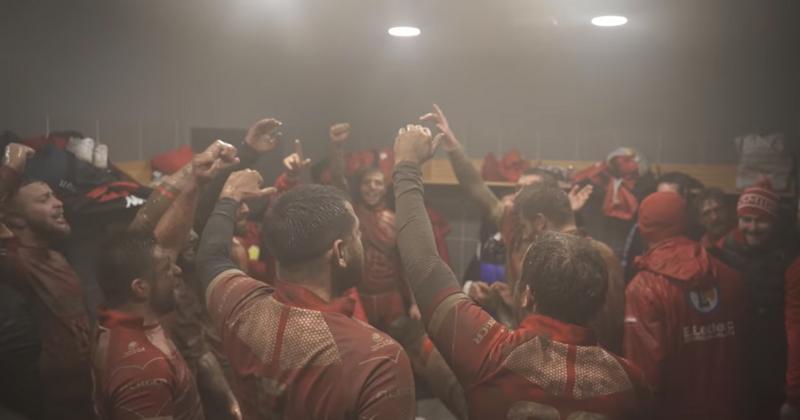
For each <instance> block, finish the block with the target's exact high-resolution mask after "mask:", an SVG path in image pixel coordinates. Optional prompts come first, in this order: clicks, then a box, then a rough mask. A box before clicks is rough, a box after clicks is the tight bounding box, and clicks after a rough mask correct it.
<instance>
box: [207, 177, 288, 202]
mask: <svg viewBox="0 0 800 420" xmlns="http://www.w3.org/2000/svg"><path fill="white" fill-rule="evenodd" d="M263 182H264V180H263V179H262V178H261V175H260V174H259V173H258V172H256V171H254V170H252V169H244V170H241V171H236V172H234V173H232V174H231V176H229V177H228V180H227V181H225V185H224V186H223V187H222V193H221V194H220V195H219V197H220V198H232V199H234V200H236V201H238V202H241V201H242V200H245V199H250V198H259V197H265V196H267V195H270V194H273V193H274V192H275V191H277V190H276V189H275V188H273V187H269V188H261V185H262V184H263Z"/></svg>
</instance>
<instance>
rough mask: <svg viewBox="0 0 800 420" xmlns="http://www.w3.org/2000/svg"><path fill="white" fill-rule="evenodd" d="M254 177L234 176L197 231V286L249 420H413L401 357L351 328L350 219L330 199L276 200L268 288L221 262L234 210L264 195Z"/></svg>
mask: <svg viewBox="0 0 800 420" xmlns="http://www.w3.org/2000/svg"><path fill="white" fill-rule="evenodd" d="M261 182H262V180H261V177H260V176H259V175H258V173H256V172H254V171H247V170H246V171H240V172H235V173H233V174H232V175H231V176H230V178H228V181H227V182H226V184H225V186H224V187H223V190H222V193H221V194H220V199H219V202H218V203H217V205H216V207H215V209H214V212H213V213H212V215H211V218H210V219H209V220H208V223H207V224H206V227H205V230H204V231H203V235H202V239H201V245H200V250H199V252H198V257H197V261H198V274H199V275H200V279H201V283H202V284H203V285H204V287H205V288H206V304H207V306H208V311H209V315H210V316H211V320H212V322H213V323H214V324H215V326H216V328H217V329H218V330H220V332H221V338H222V342H223V347H224V348H223V350H224V352H225V354H226V355H227V356H228V358H229V360H230V363H231V368H232V369H233V371H234V374H235V376H236V379H237V381H238V385H239V386H238V389H239V390H240V391H241V395H242V399H241V403H242V411H243V414H244V417H245V418H247V419H256V418H259V419H260V418H297V419H301V418H302V419H306V418H307V419H316V418H358V419H371V418H393V419H395V418H396V419H413V418H414V412H415V407H414V384H413V378H412V375H411V368H410V366H409V362H408V357H407V356H406V354H405V352H404V351H403V349H402V348H401V347H400V345H399V344H397V343H396V342H395V341H394V340H392V339H391V338H390V337H389V336H387V335H385V334H384V333H382V332H380V331H378V330H376V329H374V328H373V327H371V326H368V325H366V324H365V323H362V322H360V321H357V320H354V319H353V318H351V315H352V312H353V306H354V302H353V301H352V300H351V299H349V298H344V297H341V296H340V294H341V293H342V292H343V291H344V290H346V289H348V288H350V287H353V286H354V285H355V284H357V283H358V281H359V280H360V276H361V273H362V268H363V248H362V245H361V239H360V236H361V234H360V230H359V226H358V219H357V218H356V216H355V213H354V212H353V207H352V206H351V205H350V203H349V202H348V201H347V200H346V198H345V197H344V196H343V195H342V193H341V192H340V191H338V190H336V189H335V188H332V187H323V186H318V185H313V186H311V185H310V186H300V187H296V188H294V189H292V190H289V191H288V192H286V193H284V194H283V195H281V197H280V198H279V199H278V200H277V202H276V203H275V204H274V206H273V208H272V209H270V211H269V213H268V215H267V217H266V220H265V224H264V230H265V235H264V236H265V238H267V247H268V249H269V251H270V253H271V254H272V255H274V256H275V258H276V259H277V261H278V268H277V279H276V281H275V288H273V287H271V286H269V285H267V284H264V283H261V282H259V281H257V280H254V279H252V278H250V277H249V276H247V275H246V274H244V273H243V272H241V271H240V270H239V269H238V268H237V267H236V266H235V264H234V263H233V262H232V261H231V259H230V244H231V236H232V234H233V229H234V220H235V214H236V209H237V208H238V207H239V203H240V202H241V201H242V200H243V199H245V198H247V197H251V196H258V195H263V194H266V193H269V191H268V190H262V189H261V188H260V184H261Z"/></svg>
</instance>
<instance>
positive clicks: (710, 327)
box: [683, 321, 736, 343]
mask: <svg viewBox="0 0 800 420" xmlns="http://www.w3.org/2000/svg"><path fill="white" fill-rule="evenodd" d="M734 335H736V325H735V324H734V322H733V321H727V322H712V323H709V324H705V325H687V326H685V327H683V342H684V343H691V342H695V341H708V340H714V339H719V338H725V337H731V336H734Z"/></svg>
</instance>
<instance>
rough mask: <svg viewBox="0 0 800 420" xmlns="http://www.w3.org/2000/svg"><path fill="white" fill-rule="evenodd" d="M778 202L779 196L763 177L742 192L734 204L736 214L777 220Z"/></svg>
mask: <svg viewBox="0 0 800 420" xmlns="http://www.w3.org/2000/svg"><path fill="white" fill-rule="evenodd" d="M779 202H780V197H778V194H777V193H776V192H775V190H773V189H772V184H770V182H769V180H768V179H766V178H765V179H762V180H760V181H758V182H756V183H755V185H753V186H752V187H750V188H748V189H746V190H744V192H742V195H740V196H739V203H738V204H736V214H737V215H738V216H756V217H765V218H768V219H771V220H778V205H779Z"/></svg>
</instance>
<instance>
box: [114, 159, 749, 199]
mask: <svg viewBox="0 0 800 420" xmlns="http://www.w3.org/2000/svg"><path fill="white" fill-rule="evenodd" d="M541 163H542V164H543V165H552V166H560V167H565V168H568V167H572V168H574V169H575V170H576V171H579V170H581V169H584V168H586V167H588V166H590V165H592V164H594V162H592V161H583V160H543V161H541ZM472 164H473V165H475V168H477V169H478V171H480V169H481V165H482V164H483V160H481V159H472ZM115 165H116V166H117V167H118V168H119V169H120V170H122V171H123V172H125V173H126V174H128V175H130V176H131V178H133V179H135V180H136V181H138V182H140V183H142V184H144V185H148V184H149V183H150V181H151V179H152V174H151V170H150V162H149V161H127V162H115ZM653 171H654V172H655V173H656V174H662V173H666V172H672V171H678V172H684V173H687V174H689V175H691V176H693V177H695V178H697V179H698V180H700V181H701V182H702V183H703V184H705V186H707V187H717V188H721V189H722V190H723V191H725V192H726V193H729V194H738V190H737V189H736V165H692V164H680V163H674V164H673V163H663V164H660V165H654V166H653ZM422 179H423V180H424V181H425V184H427V185H439V186H448V185H458V180H456V177H455V174H453V169H452V167H451V166H450V161H449V160H447V159H433V160H431V161H429V162H427V163H426V164H425V165H423V166H422ZM486 185H488V186H490V187H498V188H511V187H514V186H515V185H516V184H515V183H513V182H491V181H490V182H487V183H486Z"/></svg>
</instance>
